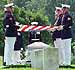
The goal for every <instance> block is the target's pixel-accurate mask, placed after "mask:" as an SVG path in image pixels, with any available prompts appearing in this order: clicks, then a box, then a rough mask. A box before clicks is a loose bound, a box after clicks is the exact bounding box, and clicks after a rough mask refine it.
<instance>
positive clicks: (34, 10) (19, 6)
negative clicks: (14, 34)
mask: <svg viewBox="0 0 75 70" xmlns="http://www.w3.org/2000/svg"><path fill="white" fill-rule="evenodd" d="M9 2H14V4H15V11H14V15H15V17H16V20H17V21H18V22H20V23H21V24H30V23H31V22H32V21H37V22H39V25H53V24H54V11H55V7H56V6H61V4H62V3H64V4H69V5H71V8H70V14H71V15H72V17H73V23H75V0H0V46H1V47H3V45H4V42H3V41H4V40H3V39H4V32H3V22H2V21H3V16H4V12H3V11H4V10H3V8H4V5H5V4H7V3H9ZM72 30H73V35H74V33H75V25H73V27H72ZM23 39H24V46H26V45H28V32H25V33H23ZM73 39H74V38H73ZM42 41H43V42H44V43H46V44H52V38H51V32H50V31H42ZM72 45H74V43H73V44H72Z"/></svg>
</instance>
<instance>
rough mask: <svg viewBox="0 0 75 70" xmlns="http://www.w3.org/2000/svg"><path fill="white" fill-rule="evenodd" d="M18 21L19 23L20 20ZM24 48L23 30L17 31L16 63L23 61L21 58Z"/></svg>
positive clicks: (18, 26)
mask: <svg viewBox="0 0 75 70" xmlns="http://www.w3.org/2000/svg"><path fill="white" fill-rule="evenodd" d="M16 23H19V22H16ZM16 28H17V29H19V28H20V24H18V25H17V26H16ZM22 48H23V39H22V32H20V31H17V35H16V42H15V45H14V56H13V57H14V58H15V59H14V65H16V64H18V63H20V61H21V58H20V51H21V49H22Z"/></svg>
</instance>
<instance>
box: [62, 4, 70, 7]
mask: <svg viewBox="0 0 75 70" xmlns="http://www.w3.org/2000/svg"><path fill="white" fill-rule="evenodd" d="M64 7H66V8H70V5H66V4H62V8H64Z"/></svg>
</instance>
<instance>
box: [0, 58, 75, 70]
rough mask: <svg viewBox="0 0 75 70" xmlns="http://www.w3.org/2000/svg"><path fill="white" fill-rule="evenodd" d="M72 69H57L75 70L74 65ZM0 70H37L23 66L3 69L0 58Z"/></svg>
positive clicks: (60, 69)
mask: <svg viewBox="0 0 75 70" xmlns="http://www.w3.org/2000/svg"><path fill="white" fill-rule="evenodd" d="M72 66H73V68H59V70H75V65H72ZM0 70H38V69H33V68H29V67H26V66H25V65H22V66H21V65H20V66H13V67H12V66H10V67H3V66H2V58H1V57H0Z"/></svg>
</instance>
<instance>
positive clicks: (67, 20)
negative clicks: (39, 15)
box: [60, 4, 73, 65]
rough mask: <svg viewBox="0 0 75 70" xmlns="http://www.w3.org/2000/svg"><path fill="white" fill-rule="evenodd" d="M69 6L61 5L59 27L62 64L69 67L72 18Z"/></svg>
mask: <svg viewBox="0 0 75 70" xmlns="http://www.w3.org/2000/svg"><path fill="white" fill-rule="evenodd" d="M69 8H70V5H65V4H62V10H63V17H62V25H61V27H60V28H61V38H62V45H63V51H64V52H63V60H64V61H63V64H64V65H70V64H71V40H72V31H71V26H72V25H73V23H72V17H71V16H70V14H69Z"/></svg>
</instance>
